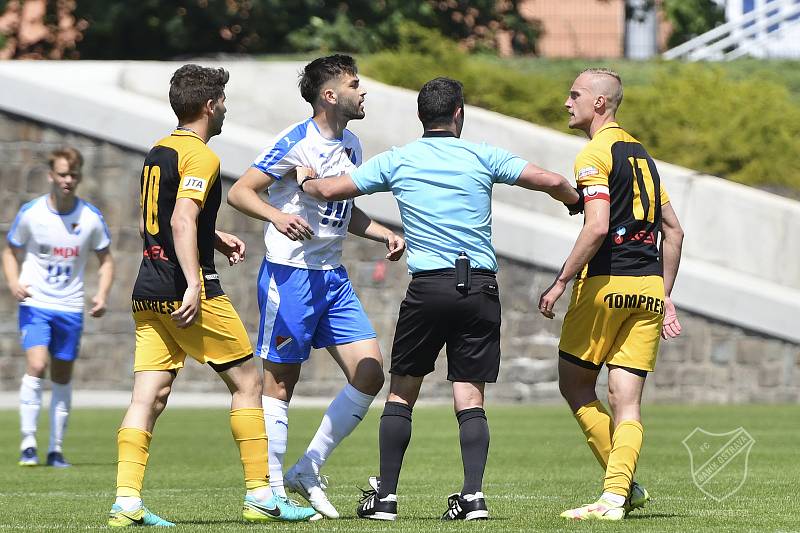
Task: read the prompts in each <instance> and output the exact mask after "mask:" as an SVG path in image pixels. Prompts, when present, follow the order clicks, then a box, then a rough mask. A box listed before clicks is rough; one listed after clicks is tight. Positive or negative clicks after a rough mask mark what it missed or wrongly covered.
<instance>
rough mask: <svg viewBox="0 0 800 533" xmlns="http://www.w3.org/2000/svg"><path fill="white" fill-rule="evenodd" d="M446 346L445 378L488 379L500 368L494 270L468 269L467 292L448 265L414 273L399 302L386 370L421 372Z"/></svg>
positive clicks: (405, 373) (428, 368) (404, 373)
mask: <svg viewBox="0 0 800 533" xmlns="http://www.w3.org/2000/svg"><path fill="white" fill-rule="evenodd" d="M444 345H447V379H448V380H450V381H463V382H475V383H494V382H495V381H497V374H498V372H499V371H500V295H499V292H498V287H497V279H496V278H495V274H494V272H492V271H489V270H480V269H473V270H472V286H471V288H470V289H469V291H466V292H463V291H459V290H457V289H456V283H455V271H454V270H453V269H443V270H429V271H424V272H417V273H415V274H414V275H413V276H412V279H411V283H409V285H408V291H407V292H406V298H405V300H403V303H402V304H400V315H399V317H398V320H397V329H396V331H395V335H394V345H393V346H392V366H391V368H390V369H389V372H390V373H391V374H397V375H400V376H417V377H419V376H424V375H426V374H430V373H431V372H433V368H434V363H435V362H436V357H437V356H438V355H439V351H440V350H441V349H442V346H444Z"/></svg>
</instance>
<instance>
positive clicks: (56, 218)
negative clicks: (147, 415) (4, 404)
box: [3, 148, 114, 468]
mask: <svg viewBox="0 0 800 533" xmlns="http://www.w3.org/2000/svg"><path fill="white" fill-rule="evenodd" d="M49 162H50V171H49V173H48V180H49V182H50V192H49V193H48V194H45V195H43V196H39V197H38V198H34V199H33V200H31V201H30V202H28V203H26V204H25V205H23V206H22V207H21V208H20V210H19V212H18V213H17V216H16V218H15V219H14V222H13V224H12V225H11V229H10V230H9V232H8V235H7V246H6V248H5V250H4V251H3V272H4V273H5V276H6V282H7V284H8V289H9V290H10V291H11V294H12V295H13V296H14V298H15V299H16V300H18V301H19V329H20V336H21V340H22V347H23V349H24V350H25V354H26V357H27V365H26V369H25V375H24V376H23V377H22V384H21V386H20V391H19V397H20V405H19V414H20V426H21V431H22V443H21V444H20V459H19V464H20V465H21V466H33V465H36V464H38V463H39V457H38V452H37V443H36V425H37V420H38V418H39V411H40V409H41V406H42V383H43V381H44V375H45V370H46V369H47V366H48V359H49V363H50V379H51V380H52V393H53V394H52V399H51V401H50V446H49V449H48V454H47V465H48V466H54V467H57V468H64V467H68V466H70V464H69V462H67V460H66V459H64V455H63V450H62V443H63V440H64V434H65V431H66V427H67V419H68V418H69V412H70V406H71V404H72V384H71V379H72V369H73V366H74V363H75V359H77V357H78V347H79V344H80V338H81V332H82V330H83V307H84V304H83V272H84V270H85V268H86V263H87V261H88V260H89V256H90V255H92V252H94V254H95V255H96V256H97V258H98V259H99V260H100V267H99V269H98V277H99V281H98V283H97V293H96V294H95V296H94V297H93V298H92V308H91V309H90V311H89V314H90V315H91V316H93V317H100V316H103V314H104V313H105V310H106V298H107V296H108V291H109V289H110V288H111V281H112V279H113V277H114V262H113V260H112V258H111V252H110V249H109V247H110V245H111V235H110V234H109V231H108V226H106V223H105V221H104V220H103V215H102V214H100V211H99V210H98V209H97V208H96V207H94V206H93V205H91V204H90V203H88V202H86V201H85V200H82V199H80V198H78V196H77V195H76V190H77V188H78V185H79V184H80V181H81V167H82V166H83V157H82V156H81V154H80V152H79V151H78V150H76V149H74V148H63V149H60V150H56V151H54V152H52V153H51V154H50V159H49Z"/></svg>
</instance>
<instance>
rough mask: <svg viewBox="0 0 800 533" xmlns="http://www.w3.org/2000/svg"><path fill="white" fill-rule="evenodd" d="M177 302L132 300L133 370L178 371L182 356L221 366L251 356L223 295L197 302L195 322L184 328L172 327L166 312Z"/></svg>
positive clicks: (236, 317) (238, 321)
mask: <svg viewBox="0 0 800 533" xmlns="http://www.w3.org/2000/svg"><path fill="white" fill-rule="evenodd" d="M180 306H181V302H179V301H178V302H169V301H168V302H161V301H154V300H134V301H133V302H132V311H133V320H134V322H135V323H136V355H135V356H134V363H133V370H134V372H138V371H140V370H178V369H180V368H183V362H184V360H185V359H186V355H187V354H189V355H190V356H191V357H193V358H194V359H196V360H197V361H199V362H200V363H211V364H212V365H225V364H226V363H231V362H233V361H236V360H239V359H241V358H243V357H245V356H247V355H249V354H251V353H253V347H252V345H251V344H250V339H249V338H248V336H247V330H245V327H244V324H242V320H241V319H240V318H239V315H238V314H237V313H236V310H235V309H234V308H233V305H232V304H231V301H230V299H228V297H227V296H225V295H222V296H217V297H215V298H209V299H208V300H201V301H200V311H199V313H198V315H197V320H195V322H194V323H193V324H192V325H191V326H189V327H188V328H185V329H181V328H179V327H177V326H176V325H175V322H174V321H173V320H172V317H171V316H170V313H172V312H173V311H175V310H176V309H178V308H179V307H180Z"/></svg>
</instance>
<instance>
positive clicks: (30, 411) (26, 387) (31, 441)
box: [19, 374, 42, 450]
mask: <svg viewBox="0 0 800 533" xmlns="http://www.w3.org/2000/svg"><path fill="white" fill-rule="evenodd" d="M41 408H42V378H35V377H33V376H29V375H28V374H25V375H24V376H22V384H21V385H20V387H19V425H20V430H21V431H22V443H21V444H20V450H24V449H26V448H36V423H37V421H38V420H39V410H40V409H41Z"/></svg>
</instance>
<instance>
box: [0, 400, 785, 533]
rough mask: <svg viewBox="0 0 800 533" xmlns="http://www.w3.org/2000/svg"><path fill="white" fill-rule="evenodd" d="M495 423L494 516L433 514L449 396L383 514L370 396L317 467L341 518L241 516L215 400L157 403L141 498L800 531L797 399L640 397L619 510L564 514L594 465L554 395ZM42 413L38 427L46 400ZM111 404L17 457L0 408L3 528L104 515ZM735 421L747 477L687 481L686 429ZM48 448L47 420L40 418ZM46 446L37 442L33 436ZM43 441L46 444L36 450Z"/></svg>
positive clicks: (215, 511)
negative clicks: (625, 500) (609, 516)
mask: <svg viewBox="0 0 800 533" xmlns="http://www.w3.org/2000/svg"><path fill="white" fill-rule="evenodd" d="M487 411H488V415H489V423H490V426H491V430H492V442H491V448H490V457H489V464H488V466H487V470H486V476H485V483H484V492H485V493H486V495H487V503H488V505H489V511H490V513H491V515H492V519H491V520H489V521H487V522H473V523H469V524H465V523H442V522H440V521H439V520H438V518H439V516H441V514H442V513H443V512H444V511H445V507H446V501H445V499H446V496H447V495H448V494H449V493H450V492H456V491H458V490H460V484H461V479H462V470H461V460H460V455H459V451H458V443H457V424H456V421H455V419H454V417H453V415H452V412H451V410H450V409H449V408H445V407H420V408H418V409H416V410H415V412H414V430H413V436H412V440H411V445H410V447H409V450H408V453H407V454H406V458H405V467H404V469H403V472H402V474H401V479H400V487H399V493H400V494H399V519H398V521H397V522H394V523H384V522H372V521H365V520H358V519H356V518H355V505H356V501H357V497H358V496H359V495H360V491H359V490H358V489H357V488H356V485H361V486H366V478H367V476H369V475H371V474H375V473H377V463H378V453H377V426H378V421H379V415H380V410H378V409H372V410H371V411H370V413H369V415H368V416H367V418H366V419H365V421H364V423H363V424H362V425H361V426H360V427H359V428H358V429H357V430H356V431H355V432H354V433H353V434H352V435H351V436H350V437H349V438H348V439H347V440H346V441H345V442H344V443H343V445H342V446H341V447H340V448H339V449H338V450H337V451H336V452H335V453H334V455H333V456H332V458H331V460H330V461H329V463H328V465H327V466H326V468H325V470H324V473H326V474H327V475H328V476H329V477H330V480H331V486H330V488H329V495H330V497H331V500H332V501H333V503H334V505H336V506H337V508H338V509H339V510H340V512H341V513H342V515H343V518H342V519H341V520H338V521H325V520H323V521H320V522H316V523H311V524H277V525H251V524H245V523H243V522H242V521H241V514H240V513H241V501H242V496H243V488H242V472H241V466H240V464H239V461H238V454H237V450H236V447H235V445H234V443H233V440H232V439H231V436H230V430H229V426H228V415H227V411H225V410H223V409H169V408H168V409H167V411H166V413H165V414H164V415H163V416H162V418H161V420H159V422H158V425H157V427H156V432H155V437H154V439H153V444H152V446H151V450H150V451H151V455H150V463H149V467H148V470H147V475H146V477H145V491H144V497H145V503H146V504H147V505H148V506H149V507H150V508H151V509H152V510H153V511H155V512H156V513H158V514H161V515H162V516H164V517H165V518H168V519H170V520H173V521H175V522H177V523H178V526H179V527H178V528H176V529H175V530H174V531H176V532H177V531H234V530H235V531H256V530H270V531H288V530H297V531H311V530H314V531H339V532H341V531H346V532H355V531H375V532H386V531H397V532H434V531H436V532H438V531H467V530H470V531H502V532H506V531H708V532H717V531H759V532H761V531H783V532H785V531H799V530H800V503H798V502H800V497H798V493H800V490H799V489H800V464H799V463H800V461H798V459H800V453H799V452H798V441H799V440H800V439H798V437H800V407H798V406H740V407H737V406H726V407H716V406H646V407H645V409H644V417H645V443H644V449H643V453H642V456H641V460H640V463H639V469H638V473H637V479H638V480H639V481H640V482H641V483H643V484H644V485H645V486H646V487H647V488H648V489H649V491H650V493H651V495H652V496H653V501H652V502H651V504H650V505H649V506H648V508H647V509H645V510H644V511H637V512H636V513H634V514H633V515H631V518H629V519H626V520H625V521H624V522H621V523H620V522H616V523H597V522H592V523H589V522H580V523H571V522H567V521H565V520H563V519H560V518H559V517H558V514H559V513H560V512H561V511H563V510H564V509H566V508H568V507H572V506H575V505H578V504H581V503H586V502H589V501H593V500H594V499H595V498H596V497H597V496H598V495H599V491H600V489H601V472H600V469H599V467H598V465H597V463H596V462H595V460H594V458H593V457H592V455H591V452H590V451H589V449H588V447H587V446H586V444H585V442H584V439H583V435H582V434H581V432H580V430H579V429H578V427H577V424H576V423H575V421H574V420H573V419H572V417H571V416H570V414H569V412H568V410H567V408H566V407H562V406H544V407H542V406H520V407H510V406H503V407H499V406H498V407H491V406H490V407H489V408H488V410H487ZM290 413H291V424H290V428H291V431H290V445H289V453H287V463H289V462H293V461H294V460H295V459H296V458H297V456H298V454H299V453H300V452H301V450H302V448H303V446H304V445H305V444H306V443H307V442H308V440H309V439H310V437H311V435H312V434H313V432H314V431H315V430H316V427H317V424H318V422H319V419H320V416H321V413H322V410H321V409H292V410H291V411H290ZM42 418H43V419H42V420H40V427H42V426H44V427H45V428H46V422H47V421H46V418H47V414H46V412H43V417H42ZM121 418H122V411H121V410H118V409H78V410H76V411H75V412H74V413H73V415H72V418H71V420H70V428H69V433H68V436H67V443H66V449H65V450H66V456H67V458H68V459H69V460H70V461H72V462H73V463H74V467H73V468H70V469H66V470H54V469H51V468H46V467H35V468H21V467H19V466H17V464H16V461H17V457H18V453H19V452H18V444H19V443H18V430H17V428H18V419H17V413H16V412H15V411H13V410H5V411H0V427H2V428H3V429H2V431H0V450H2V453H1V454H0V457H2V460H1V461H0V532H1V531H16V530H29V531H65V530H69V531H86V530H97V529H107V528H106V526H105V518H106V513H107V512H108V509H109V507H110V506H111V503H112V499H113V495H114V482H115V475H116V464H115V463H116V445H115V443H116V437H115V435H116V428H117V425H118V424H119V422H120V420H121ZM740 426H741V427H744V428H745V429H746V430H747V431H748V433H749V434H750V435H752V437H753V439H754V440H755V444H754V446H753V447H752V449H751V451H750V456H749V461H748V473H747V478H746V481H745V483H744V485H743V486H742V487H741V489H740V490H739V491H738V492H736V493H735V494H734V495H732V496H730V497H729V498H727V499H725V500H724V501H722V502H717V501H714V500H713V499H711V498H709V497H707V496H705V495H703V494H702V493H701V492H700V491H699V490H698V489H697V488H696V487H695V485H694V484H693V482H692V477H691V474H690V466H689V455H688V452H687V450H686V449H685V448H684V446H683V444H682V441H683V439H684V438H685V437H686V436H687V435H688V434H689V433H690V432H691V431H692V430H693V429H694V428H695V427H701V428H703V429H705V430H707V431H710V432H713V433H723V432H727V431H730V430H733V429H735V428H738V427H740ZM39 443H40V446H43V447H45V448H46V443H47V435H46V430H45V431H44V432H40V435H39ZM40 452H46V449H44V450H42V449H40ZM42 455H44V454H43V453H42Z"/></svg>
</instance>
